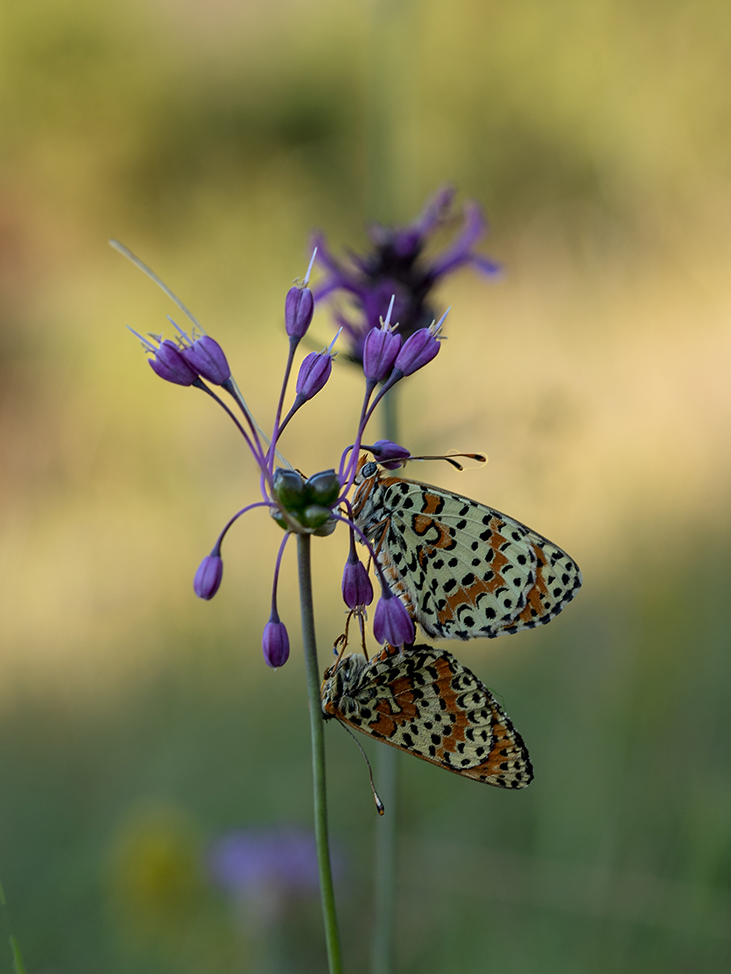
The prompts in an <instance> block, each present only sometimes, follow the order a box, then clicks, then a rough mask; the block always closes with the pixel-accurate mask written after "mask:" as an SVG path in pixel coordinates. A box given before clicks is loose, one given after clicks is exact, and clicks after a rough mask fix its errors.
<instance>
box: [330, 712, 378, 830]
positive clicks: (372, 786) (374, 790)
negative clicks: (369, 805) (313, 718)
mask: <svg viewBox="0 0 731 974" xmlns="http://www.w3.org/2000/svg"><path fill="white" fill-rule="evenodd" d="M338 723H339V724H340V726H341V727H342V728H343V730H344V731H347V732H348V733H349V734H350V736H351V737H352V738H353V740H354V741H355V743H356V744H357V745H358V750H359V751H360V753H361V754H362V755H363V760H364V761H365V763H366V765H367V766H368V777H369V778H370V782H371V791H372V792H373V801H374V802H375V803H376V811H377V812H378V814H379V815H383V813H384V812H385V811H386V806H385V805H384V804H383V802H382V801H381V799H380V798H379V797H378V792H377V791H376V786H375V785H374V784H373V768H372V767H371V762H370V761H369V760H368V755H367V754H366V752H365V751H364V750H363V746H362V745H361V743H360V741H359V740H358V738H357V737H356V736H355V734H354V733H353V732H352V730H351V729H350V728H349V727H346V726H345V724H344V723H343V722H342V721H340V720H339V721H338Z"/></svg>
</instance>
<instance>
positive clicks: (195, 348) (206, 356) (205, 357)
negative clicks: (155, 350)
mask: <svg viewBox="0 0 731 974" xmlns="http://www.w3.org/2000/svg"><path fill="white" fill-rule="evenodd" d="M180 354H181V355H182V356H183V358H184V359H185V361H186V362H187V363H188V365H189V366H190V367H191V368H192V369H195V371H196V372H197V373H198V375H200V376H201V377H202V378H204V379H208V381H209V382H212V383H213V384H214V385H217V386H222V385H223V384H224V382H228V380H229V379H230V378H231V369H230V368H229V365H228V362H227V361H226V356H225V355H224V353H223V349H222V348H221V346H220V345H219V344H218V342H217V341H216V340H215V339H214V338H211V337H210V335H203V336H202V337H201V338H197V339H196V340H195V341H194V342H193V344H192V345H191V346H189V347H186V348H182V349H181V350H180Z"/></svg>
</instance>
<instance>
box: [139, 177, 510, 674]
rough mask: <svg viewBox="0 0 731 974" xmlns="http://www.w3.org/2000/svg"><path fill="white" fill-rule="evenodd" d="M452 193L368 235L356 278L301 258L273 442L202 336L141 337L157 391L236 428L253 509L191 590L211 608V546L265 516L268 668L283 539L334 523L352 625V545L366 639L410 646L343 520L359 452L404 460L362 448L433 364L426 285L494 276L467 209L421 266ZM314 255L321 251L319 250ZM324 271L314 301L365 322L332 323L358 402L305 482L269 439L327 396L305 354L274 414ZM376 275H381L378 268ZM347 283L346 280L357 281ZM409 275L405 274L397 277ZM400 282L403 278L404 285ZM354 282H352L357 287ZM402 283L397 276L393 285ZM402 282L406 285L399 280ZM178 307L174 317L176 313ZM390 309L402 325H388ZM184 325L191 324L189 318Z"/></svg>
mask: <svg viewBox="0 0 731 974" xmlns="http://www.w3.org/2000/svg"><path fill="white" fill-rule="evenodd" d="M453 195H454V193H453V191H452V190H442V191H441V192H440V193H439V194H437V196H436V197H435V198H434V200H432V201H431V202H430V204H429V205H428V206H427V207H426V209H425V211H424V213H423V214H422V215H421V217H420V218H419V219H418V220H417V221H416V222H415V223H414V224H412V225H411V226H409V227H406V228H401V229H393V230H387V229H386V228H383V227H380V228H377V230H374V231H372V236H373V240H374V243H375V245H376V246H375V251H374V253H373V254H372V255H371V256H370V257H369V258H367V259H366V258H353V260H354V261H355V265H354V266H355V268H356V270H355V271H353V272H352V273H350V274H348V272H346V270H345V268H344V266H343V265H340V264H339V263H338V262H336V261H335V260H334V258H332V256H331V255H330V254H329V253H328V252H327V251H325V256H324V257H323V256H322V251H318V250H317V249H316V250H315V252H314V253H313V255H312V259H311V261H310V265H309V267H308V269H307V273H306V274H305V277H304V279H303V280H302V281H301V282H298V283H296V284H295V285H294V286H292V287H291V288H290V289H289V291H288V293H287V295H286V297H285V301H284V325H285V331H286V334H287V336H288V342H289V349H288V354H287V360H286V365H285V368H284V377H283V381H282V385H281V390H280V394H279V398H278V403H277V408H276V411H275V416H274V421H273V425H272V432H271V435H270V436H267V435H266V434H265V433H264V432H263V431H262V429H261V428H260V426H259V425H258V424H257V423H256V422H255V420H254V418H253V416H252V414H251V412H250V410H249V408H248V406H247V405H246V402H245V400H244V398H243V396H242V395H241V392H240V391H239V387H238V385H237V383H236V381H235V380H234V378H233V376H232V374H231V369H230V368H229V365H228V361H227V358H226V355H225V353H224V351H223V349H222V348H221V346H220V345H219V344H218V342H216V341H215V339H213V338H211V337H210V336H209V335H206V334H204V333H202V331H201V329H200V326H199V325H198V323H197V322H195V323H194V328H193V330H192V332H191V333H190V334H188V333H187V332H185V331H184V330H183V329H182V328H180V327H179V326H178V325H175V323H174V322H173V324H174V325H175V329H176V332H177V336H176V338H175V340H171V339H163V338H162V336H158V335H150V336H149V337H142V336H141V335H137V332H135V333H134V334H136V335H137V337H138V338H140V340H141V341H142V344H143V346H144V348H145V350H146V351H147V352H148V353H149V355H150V356H151V357H150V359H149V362H150V366H151V368H152V369H153V371H154V372H155V373H156V374H157V375H158V376H160V378H162V379H165V380H166V381H168V382H172V383H174V384H176V385H181V386H191V387H194V388H197V389H200V390H202V391H204V392H205V393H206V394H207V395H208V396H210V397H211V398H213V399H214V400H215V401H216V402H217V403H218V404H219V405H220V406H221V407H222V408H223V409H224V410H225V411H226V413H227V414H228V416H229V417H230V419H231V420H232V421H233V422H234V423H235V424H236V426H237V428H238V430H239V432H240V434H241V436H242V437H243V439H244V441H245V443H246V445H247V447H248V449H249V451H250V453H251V455H252V457H253V459H254V461H255V463H256V464H257V466H258V468H259V470H260V489H261V500H258V501H255V502H253V503H251V504H248V505H246V506H245V507H243V508H242V509H241V510H240V511H237V512H236V513H235V514H234V515H233V516H232V517H231V518H230V519H229V521H228V522H227V523H226V524H225V525H224V527H223V529H222V531H221V533H220V534H219V536H218V538H217V540H216V543H215V544H214V546H213V548H212V550H211V552H210V554H209V555H207V556H206V557H205V558H204V559H203V561H202V562H201V564H200V566H199V568H198V570H197V572H196V575H195V579H194V583H193V584H194V590H195V593H196V595H197V596H198V597H199V598H201V599H211V598H213V596H214V595H215V594H216V592H217V591H218V589H219V587H220V585H221V581H222V578H223V560H222V556H221V546H222V544H223V541H224V538H225V537H226V535H227V533H228V531H229V530H230V528H231V527H232V525H233V524H234V523H235V522H236V521H237V520H238V519H239V518H240V517H241V516H242V515H243V514H245V513H247V512H248V511H250V510H252V509H254V508H268V510H269V513H270V515H271V516H272V517H273V518H274V520H275V521H276V522H277V523H278V524H279V525H280V526H281V527H282V529H283V530H284V537H283V539H282V542H281V544H280V547H279V551H278V554H277V558H276V563H275V568H274V583H273V586H272V599H271V610H270V616H269V621H268V622H267V623H266V625H265V627H264V632H263V638H262V648H263V652H264V658H265V660H266V662H267V663H268V665H269V666H271V667H275V668H276V667H279V666H282V665H283V664H284V663H285V662H286V661H287V659H288V657H289V637H288V634H287V629H286V626H285V624H284V623H283V622H282V620H281V619H280V616H279V612H278V609H277V586H278V580H279V571H280V566H281V561H282V555H283V553H284V550H285V547H286V545H287V542H288V540H289V538H290V537H291V536H292V535H293V534H314V535H317V536H327V535H329V534H331V533H332V531H334V529H335V528H336V526H337V524H338V523H339V522H342V523H344V524H345V525H346V526H347V528H348V530H349V532H350V547H349V553H348V557H347V561H346V564H345V568H344V571H343V580H342V593H343V599H344V601H345V604H346V605H347V607H348V609H349V610H350V611H351V613H354V614H356V615H357V616H358V617H359V619H360V622H361V625H362V623H363V620H364V619H365V617H366V611H367V608H368V606H370V605H371V604H372V602H373V599H374V591H373V585H372V583H371V579H370V577H369V574H368V571H367V569H366V567H365V565H364V564H363V563H362V562H361V561H360V559H359V557H358V554H357V551H356V547H355V540H356V536H357V537H358V540H359V541H360V542H361V543H362V544H364V545H365V546H366V548H367V549H368V552H369V555H370V559H371V562H372V564H373V566H374V569H375V573H376V576H377V580H378V583H379V586H380V596H379V599H378V602H377V605H376V608H375V612H374V615H373V635H374V638H375V640H376V641H377V642H378V643H379V644H385V643H390V644H391V645H394V646H404V645H408V644H410V643H412V642H413V641H414V624H413V621H412V619H411V617H410V615H409V612H408V610H407V609H406V606H405V605H404V603H403V602H402V601H401V599H400V598H398V596H396V595H394V594H393V593H392V591H391V589H390V588H389V585H388V582H387V580H386V577H385V575H384V573H383V571H382V569H381V567H380V565H379V563H378V560H377V558H376V557H375V552H374V551H373V549H372V547H371V544H370V542H369V541H368V539H367V538H366V537H365V535H364V534H363V532H362V531H361V529H360V528H359V526H358V525H357V523H355V520H354V519H353V517H352V513H351V506H350V495H351V491H352V490H353V487H354V483H355V479H356V474H357V471H358V461H359V457H360V454H361V450H367V451H369V452H370V453H371V454H372V455H373V458H374V460H375V461H376V462H377V463H379V464H381V465H382V466H384V467H385V468H387V469H393V468H395V467H398V466H400V465H401V464H403V462H404V461H405V460H406V459H408V458H409V456H410V453H409V451H408V450H407V449H405V448H404V447H402V446H399V445H398V444H396V443H392V442H390V441H388V440H378V441H377V442H376V443H374V444H372V445H365V444H364V443H363V438H364V435H365V431H366V428H367V426H368V423H369V421H370V420H371V417H372V416H373V413H374V410H375V409H376V408H377V406H378V404H379V402H380V401H381V400H382V399H383V397H384V396H385V395H386V394H387V393H388V392H389V390H390V389H392V388H393V387H394V386H395V385H396V384H397V383H399V382H401V381H402V380H403V379H404V378H406V377H408V376H410V375H413V374H414V373H415V372H417V371H419V370H420V369H422V368H424V367H425V366H427V365H428V364H429V363H430V362H431V361H432V360H433V359H434V358H435V357H436V355H437V354H438V353H439V349H440V339H441V337H442V334H441V333H442V328H443V324H444V319H445V318H446V313H445V314H444V315H442V317H441V318H440V319H439V320H438V321H436V320H434V319H432V320H431V321H430V323H426V319H425V315H427V313H428V308H429V307H430V305H429V303H428V294H429V290H430V288H431V287H432V286H433V284H434V283H435V282H436V281H437V280H438V279H439V278H440V277H441V276H443V275H444V274H446V273H447V272H448V271H449V270H453V269H454V268H456V267H459V266H462V265H463V264H465V263H472V264H474V265H475V266H479V267H481V268H482V269H483V270H486V271H489V272H493V271H494V270H495V269H496V265H494V264H493V263H492V262H490V261H488V260H486V259H485V258H482V257H480V256H479V255H476V254H474V253H472V247H473V246H474V244H475V243H476V242H477V240H478V239H479V238H480V237H481V236H482V233H483V232H484V221H483V220H482V215H481V213H480V211H479V209H478V208H476V207H474V206H471V207H470V206H468V207H467V208H466V211H465V227H464V230H463V232H462V234H461V236H460V238H459V239H458V240H457V241H455V243H454V244H453V245H452V247H451V248H449V249H448V250H447V251H446V252H444V253H442V254H441V256H440V257H438V258H437V259H435V260H434V261H433V262H432V263H431V264H424V263H423V262H421V259H420V258H421V254H422V251H423V249H424V246H425V243H426V240H427V237H428V236H429V234H430V233H431V232H432V231H433V230H434V229H436V228H437V227H439V226H441V224H442V223H443V222H444V220H445V218H446V213H447V211H448V210H449V208H450V206H451V203H452V199H453ZM319 246H322V241H321V242H320V245H319ZM318 253H320V260H321V261H322V262H323V263H324V264H325V266H326V268H327V269H328V270H329V277H328V278H326V280H325V282H323V284H321V285H320V287H319V290H318V291H317V292H316V293H319V295H320V296H322V295H323V294H327V293H332V292H333V291H334V290H336V289H337V288H344V289H346V290H349V291H350V292H351V294H353V295H355V296H357V297H358V299H359V301H360V303H361V308H362V310H363V312H364V320H363V321H362V322H360V324H359V325H358V327H357V328H356V326H355V325H354V324H353V323H352V322H351V323H346V322H345V321H341V325H342V327H341V331H342V330H343V329H345V330H346V331H347V333H348V335H349V337H350V339H351V354H350V358H351V359H352V360H353V361H357V362H359V363H360V367H361V369H362V374H363V377H364V380H365V391H364V397H363V403H362V407H361V411H360V416H359V419H358V422H357V424H356V429H355V435H354V438H353V442H352V443H351V444H350V445H349V446H348V447H346V449H345V450H344V451H343V453H342V456H341V458H340V462H339V464H338V467H337V469H335V467H333V468H332V469H329V470H323V471H320V472H318V473H315V474H314V475H312V476H310V477H304V476H303V475H301V474H300V473H299V472H298V471H297V470H295V469H294V468H293V467H292V466H291V465H289V464H288V463H287V461H286V460H285V459H284V458H283V457H282V456H281V454H280V453H279V451H278V449H277V446H278V442H279V440H280V437H281V435H282V433H283V431H284V430H285V429H286V427H287V426H288V425H289V423H290V422H291V420H292V419H293V417H294V416H295V415H296V414H297V413H298V412H299V410H300V409H301V408H302V407H303V406H304V405H305V404H306V403H307V402H309V401H310V400H312V399H313V398H314V397H315V396H317V395H318V394H319V393H320V392H322V390H323V389H324V387H325V386H326V384H327V382H328V380H329V378H330V375H331V373H332V368H333V360H334V358H335V355H336V353H335V352H334V351H333V347H334V345H335V343H336V341H337V338H338V336H339V335H340V332H338V335H336V337H335V339H333V341H332V343H331V345H330V347H329V348H327V349H324V350H323V351H320V352H310V353H309V354H308V355H306V356H305V357H304V358H303V359H302V361H301V363H300V365H299V369H298V372H297V378H296V381H295V390H294V396H293V398H292V400H291V404H290V405H289V408H288V410H287V411H286V412H285V408H284V407H285V402H286V401H287V393H288V389H289V386H290V380H291V377H292V371H293V369H294V364H295V357H296V353H297V350H298V347H299V345H300V342H301V341H302V339H303V338H304V337H305V335H306V334H307V332H308V329H309V327H310V323H311V321H312V317H313V312H314V308H315V297H316V293H313V290H311V289H310V287H309V279H310V274H311V272H312V266H313V263H314V261H315V258H316V256H317V255H318ZM379 268H380V269H379ZM356 272H357V273H356ZM407 272H408V273H407ZM409 274H410V275H411V277H410V278H408V275H409ZM358 275H360V276H359V277H358ZM399 275H401V276H399ZM407 278H408V280H407ZM181 307H182V306H181ZM399 308H400V309H401V310H402V312H403V315H404V317H403V318H402V319H398V317H397V314H396V312H397V311H398V309H399ZM191 320H193V321H194V319H192V317H191ZM212 387H217V388H219V389H220V390H223V391H224V392H225V393H227V394H228V396H229V397H230V398H231V399H232V400H233V403H234V407H235V409H236V412H234V410H233V409H232V408H230V407H229V405H227V403H226V402H225V401H224V400H223V399H222V398H221V397H220V396H219V395H218V393H217V392H216V391H214V388H212Z"/></svg>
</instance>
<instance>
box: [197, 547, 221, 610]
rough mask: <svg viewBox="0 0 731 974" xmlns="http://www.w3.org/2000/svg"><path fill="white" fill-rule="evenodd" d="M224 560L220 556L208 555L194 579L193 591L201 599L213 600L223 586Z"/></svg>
mask: <svg viewBox="0 0 731 974" xmlns="http://www.w3.org/2000/svg"><path fill="white" fill-rule="evenodd" d="M222 577H223V559H222V558H221V556H220V555H206V557H205V558H204V559H203V561H202V562H201V563H200V565H199V566H198V571H197V572H196V573H195V578H194V579H193V589H194V591H195V594H196V595H197V596H198V598H199V599H206V600H208V599H212V598H213V596H214V595H215V594H216V592H217V591H218V589H219V587H220V585H221V578H222Z"/></svg>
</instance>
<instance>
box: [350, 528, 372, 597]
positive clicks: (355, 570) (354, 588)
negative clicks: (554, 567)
mask: <svg viewBox="0 0 731 974" xmlns="http://www.w3.org/2000/svg"><path fill="white" fill-rule="evenodd" d="M343 601H344V602H345V604H346V605H347V607H348V608H349V609H357V608H358V607H359V606H363V605H370V604H371V602H372V601H373V586H372V585H371V580H370V578H369V577H368V572H367V571H366V568H365V565H364V564H363V562H362V561H360V559H359V558H358V556H357V555H356V553H355V545H354V544H353V543H352V542H351V550H350V554H349V555H348V560H347V561H346V562H345V568H344V570H343Z"/></svg>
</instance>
